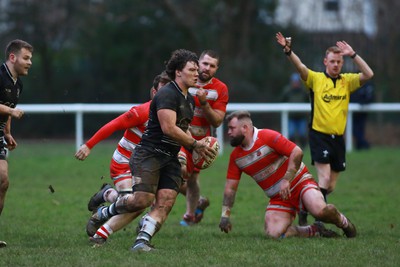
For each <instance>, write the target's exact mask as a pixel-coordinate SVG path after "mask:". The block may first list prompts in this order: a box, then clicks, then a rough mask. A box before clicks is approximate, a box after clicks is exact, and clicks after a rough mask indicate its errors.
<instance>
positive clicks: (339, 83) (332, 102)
mask: <svg viewBox="0 0 400 267" xmlns="http://www.w3.org/2000/svg"><path fill="white" fill-rule="evenodd" d="M334 80H335V79H332V78H330V77H329V76H328V75H326V74H325V73H324V72H315V71H312V70H310V69H309V70H308V77H307V81H305V85H306V86H307V88H308V89H309V90H310V91H311V112H312V117H311V128H312V129H314V130H316V131H318V132H321V133H325V134H334V135H343V133H344V130H345V128H346V120H347V112H348V109H349V101H350V94H351V93H352V92H354V91H355V90H356V89H358V88H359V87H360V75H359V74H358V73H344V74H340V76H339V77H338V78H337V79H336V82H335V81H334Z"/></svg>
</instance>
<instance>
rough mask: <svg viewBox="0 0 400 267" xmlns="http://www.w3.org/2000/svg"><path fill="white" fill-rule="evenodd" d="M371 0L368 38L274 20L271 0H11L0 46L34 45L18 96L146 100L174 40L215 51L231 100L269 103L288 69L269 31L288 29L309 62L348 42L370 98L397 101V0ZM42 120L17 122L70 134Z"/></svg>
mask: <svg viewBox="0 0 400 267" xmlns="http://www.w3.org/2000/svg"><path fill="white" fill-rule="evenodd" d="M6 2H7V1H6ZM374 2H375V7H376V9H377V10H376V13H377V23H378V34H377V35H376V36H375V37H368V36H365V35H364V34H361V33H359V34H358V33H348V32H347V33H346V32H331V33H327V34H321V33H312V32H305V31H300V30H299V29H296V28H295V27H293V26H291V25H289V26H287V28H282V27H281V26H279V25H276V24H275V20H274V11H275V8H276V5H277V0H248V1H240V0H222V1H213V0H201V1H183V0H153V1H142V0H119V1H111V0H59V1H46V2H43V1H40V0H18V1H17V0H16V1H9V7H8V8H7V9H6V10H2V11H3V12H1V15H0V45H1V47H4V46H5V45H6V44H7V42H8V41H9V40H11V39H14V38H21V39H25V40H27V41H29V42H30V43H32V44H33V45H34V47H35V52H34V58H33V63H34V65H33V67H32V69H31V71H30V75H29V76H28V77H24V83H25V90H24V93H23V95H22V99H21V103H77V102H78V103H141V102H145V101H147V100H148V89H149V88H150V86H151V81H152V79H153V77H154V76H155V75H156V74H158V73H159V72H161V71H162V70H163V68H164V61H165V60H167V59H168V58H169V56H170V53H171V52H172V51H173V50H175V49H177V48H186V49H189V50H193V51H195V52H197V53H200V52H201V51H202V50H204V49H214V50H217V51H219V52H220V54H221V65H220V69H219V72H218V75H217V76H218V77H219V78H221V80H223V81H224V82H226V83H227V84H228V86H229V89H230V102H277V101H279V100H280V99H279V96H280V93H281V90H282V88H283V87H284V86H285V85H286V84H287V82H288V78H289V76H290V74H291V72H293V68H292V66H291V65H290V64H289V63H288V61H287V60H286V58H285V56H284V55H283V54H282V51H281V49H280V47H279V46H278V45H277V44H276V41H275V33H276V32H277V31H282V32H283V33H285V34H286V35H288V36H289V35H290V36H292V37H293V40H294V50H295V51H296V52H297V53H298V54H299V55H300V57H301V58H302V60H303V61H304V62H305V63H306V64H307V66H309V67H311V68H314V69H317V70H322V68H323V65H322V56H323V53H324V51H325V49H326V47H328V46H331V45H332V44H334V43H335V42H336V41H337V40H347V41H348V42H349V43H350V44H352V45H353V47H354V48H355V49H356V50H357V52H358V53H359V54H360V55H362V56H363V58H364V59H365V60H366V61H367V62H368V63H369V64H370V65H371V67H372V68H373V69H374V71H375V84H376V85H377V86H376V87H377V92H378V93H377V101H378V102H399V101H400V90H398V88H397V79H396V78H397V77H396V75H397V63H398V62H399V61H400V51H399V49H397V48H398V46H399V45H400V32H399V31H398V30H397V28H395V27H396V25H395V24H394V23H393V21H394V17H395V16H394V15H395V12H396V11H397V10H398V8H400V2H398V1H395V0H387V1H374ZM0 8H1V7H0ZM354 15H355V16H357V15H360V14H354ZM350 68H351V67H350ZM351 70H352V71H353V69H351ZM112 117H114V116H110V117H109V118H105V119H104V122H105V121H107V120H108V119H110V118H112ZM43 120H44V121H43V123H41V124H42V125H43V126H45V127H46V129H42V127H33V125H32V124H38V123H37V121H36V120H35V121H34V122H31V123H24V124H23V125H21V126H17V127H22V130H24V132H25V134H26V133H29V134H30V135H35V133H36V134H37V133H38V132H40V131H41V133H43V131H47V132H50V133H51V132H53V130H51V129H49V128H50V127H53V128H54V127H55V128H57V129H58V130H59V131H58V132H62V133H63V134H64V135H65V134H67V133H73V129H70V127H67V126H66V125H65V123H63V122H61V121H60V120H54V121H53V120H50V119H49V118H43ZM94 124H95V120H94V121H93V120H91V121H88V123H87V125H88V127H89V129H91V128H90V127H91V126H93V128H98V126H99V125H98V124H97V125H96V124H95V125H94Z"/></svg>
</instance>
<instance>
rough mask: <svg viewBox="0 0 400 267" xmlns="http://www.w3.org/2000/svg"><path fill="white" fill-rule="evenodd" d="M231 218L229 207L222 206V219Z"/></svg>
mask: <svg viewBox="0 0 400 267" xmlns="http://www.w3.org/2000/svg"><path fill="white" fill-rule="evenodd" d="M229 216H231V209H230V208H229V207H228V206H222V213H221V217H223V218H229Z"/></svg>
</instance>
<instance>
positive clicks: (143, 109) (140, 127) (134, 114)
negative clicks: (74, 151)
mask: <svg viewBox="0 0 400 267" xmlns="http://www.w3.org/2000/svg"><path fill="white" fill-rule="evenodd" d="M150 103H151V101H148V102H146V103H144V104H141V105H138V106H135V107H132V108H131V109H130V110H129V111H127V112H125V113H123V114H122V115H120V116H119V117H117V118H115V119H114V120H112V121H110V122H109V123H107V124H106V125H104V126H103V127H102V128H100V130H98V131H97V132H96V134H95V135H93V137H92V138H90V139H89V141H87V142H86V145H87V146H88V147H89V148H90V149H91V148H92V147H94V146H95V145H96V144H97V143H99V142H100V141H101V140H104V139H106V138H107V137H109V136H110V135H111V134H112V133H114V132H115V131H118V130H125V133H124V136H123V137H122V138H121V140H120V141H119V143H118V146H117V149H116V150H115V151H114V154H113V161H115V162H116V163H118V164H126V165H127V166H126V168H127V170H129V165H128V163H129V158H130V157H131V155H132V152H133V150H134V149H135V147H136V145H137V144H139V142H140V140H141V139H142V134H143V132H144V131H145V130H146V126H147V122H148V119H149V108H150Z"/></svg>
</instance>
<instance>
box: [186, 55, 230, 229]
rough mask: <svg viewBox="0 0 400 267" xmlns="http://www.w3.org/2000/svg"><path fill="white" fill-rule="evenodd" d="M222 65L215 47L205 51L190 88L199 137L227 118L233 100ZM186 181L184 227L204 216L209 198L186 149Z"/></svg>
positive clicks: (194, 131)
mask: <svg viewBox="0 0 400 267" xmlns="http://www.w3.org/2000/svg"><path fill="white" fill-rule="evenodd" d="M218 67H219V55H218V54H217V52H215V51H213V50H205V51H203V52H202V53H201V55H200V58H199V78H198V81H197V83H196V87H190V88H189V93H190V94H191V95H192V96H193V97H194V100H195V109H194V117H193V121H192V123H191V124H190V128H189V130H190V133H191V134H192V136H193V137H194V138H195V139H196V140H201V139H202V138H204V137H206V136H211V135H212V129H213V128H217V127H219V126H220V125H221V123H222V122H223V121H224V117H225V112H226V106H227V104H228V100H229V94H228V87H227V86H226V84H225V83H223V82H221V81H220V80H219V79H217V78H215V77H214V75H215V73H216V72H217V70H218ZM179 159H180V161H181V164H182V172H183V176H184V178H186V179H187V181H186V184H184V186H183V187H182V190H181V193H182V194H184V195H186V213H185V214H184V215H183V220H182V221H181V225H182V226H188V225H193V224H195V223H198V222H200V221H201V219H202V218H203V214H204V210H205V209H206V208H207V207H208V206H209V204H210V203H209V200H208V199H207V198H205V197H202V196H200V184H199V174H200V170H199V169H197V168H194V167H193V164H192V162H191V160H192V156H191V153H190V152H189V151H187V150H186V149H185V148H182V150H181V151H180V153H179Z"/></svg>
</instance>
